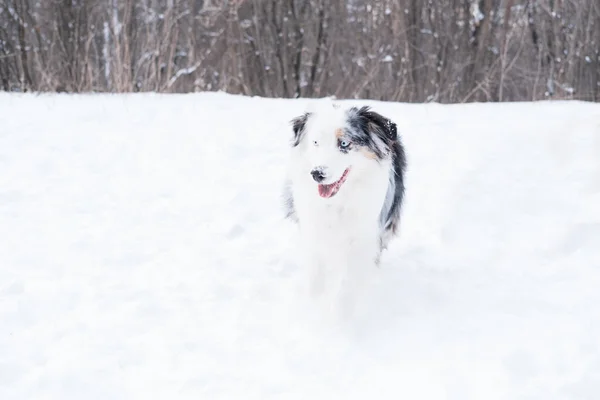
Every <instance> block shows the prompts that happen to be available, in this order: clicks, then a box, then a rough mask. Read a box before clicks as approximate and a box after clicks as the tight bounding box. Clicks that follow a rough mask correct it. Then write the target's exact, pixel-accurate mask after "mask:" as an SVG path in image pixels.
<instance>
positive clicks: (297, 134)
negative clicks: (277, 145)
mask: <svg viewBox="0 0 600 400" xmlns="http://www.w3.org/2000/svg"><path fill="white" fill-rule="evenodd" d="M309 116H310V113H304V114H303V115H301V116H299V117H296V118H294V119H292V121H291V123H292V130H293V131H294V139H293V141H292V147H296V146H298V144H299V143H300V141H301V140H302V137H303V136H304V132H305V129H304V128H305V127H306V121H308V117H309Z"/></svg>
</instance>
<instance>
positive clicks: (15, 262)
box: [0, 93, 600, 400]
mask: <svg viewBox="0 0 600 400" xmlns="http://www.w3.org/2000/svg"><path fill="white" fill-rule="evenodd" d="M308 102H309V100H302V99H297V100H282V99H261V98H251V97H242V96H232V95H227V94H223V93H205V94H193V95H144V94H132V95H78V96H75V95H24V94H6V93H0V171H2V173H0V399H3V400H13V399H19V400H22V399H28V400H34V399H61V400H67V399H115V400H116V399H127V400H132V399H144V400H147V399H171V398H176V399H321V398H322V399H342V398H344V399H346V398H348V399H349V398H357V399H358V398H361V399H364V398H373V399H391V398H394V399H398V398H410V399H436V400H437V399H460V400H468V399H486V400H493V399H511V400H515V399H527V400H533V399H540V400H542V399H543V400H553V399H561V400H562V399H570V400H574V399H577V400H583V399H590V400H591V399H595V398H597V393H598V392H600V339H599V338H600V290H598V288H599V287H600V246H599V244H600V161H599V160H600V106H598V105H596V104H588V103H580V102H539V103H504V104H464V105H440V104H414V105H408V104H394V103H381V102H373V101H368V102H362V101H357V100H353V101H345V102H344V103H345V104H347V105H350V104H370V105H372V106H373V107H374V108H375V109H376V110H377V111H380V112H381V113H383V114H384V115H387V116H389V117H392V118H393V119H394V120H395V121H396V122H397V124H398V128H399V129H398V130H399V132H400V134H401V135H402V138H403V140H404V143H405V146H406V149H407V157H408V162H409V169H408V173H407V180H406V185H407V192H406V203H405V208H404V212H403V221H402V227H401V236H400V237H399V238H397V239H396V240H394V241H393V242H392V245H391V247H390V249H389V250H388V251H387V252H386V253H384V257H383V259H382V265H381V268H380V269H378V270H377V271H373V275H372V279H371V281H369V282H368V285H366V286H367V290H366V292H365V293H363V297H362V300H361V305H362V312H361V313H359V314H357V315H356V316H355V317H354V318H352V319H349V320H343V321H342V320H336V319H334V318H331V316H328V315H327V314H325V313H323V312H322V310H321V309H320V308H319V305H318V303H315V302H314V301H312V300H311V299H310V298H308V297H307V296H305V295H304V294H303V293H304V292H303V291H302V285H303V279H304V275H303V271H302V270H301V269H300V268H299V267H298V264H297V263H296V262H295V256H294V252H293V249H294V248H293V244H294V239H295V238H296V236H295V234H296V233H295V228H294V226H293V224H292V223H291V222H289V221H286V220H284V219H283V209H282V207H281V206H280V197H279V196H280V190H281V183H282V180H283V177H284V172H285V171H284V166H285V163H286V161H287V158H286V156H287V153H286V151H287V145H288V140H289V137H290V131H289V126H288V125H287V122H288V121H289V120H290V119H291V118H292V117H294V116H296V115H299V113H301V112H302V111H303V110H304V109H305V107H306V105H307V103H308Z"/></svg>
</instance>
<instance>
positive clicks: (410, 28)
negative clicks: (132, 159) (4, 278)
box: [0, 0, 600, 102]
mask: <svg viewBox="0 0 600 400" xmlns="http://www.w3.org/2000/svg"><path fill="white" fill-rule="evenodd" d="M0 88H1V90H5V91H67V92H132V91H157V92H191V91H213V90H223V91H227V92H231V93H242V94H247V95H259V96H267V97H290V98H293V97H321V96H337V97H340V98H341V97H344V98H358V97H360V98H372V99H379V100H394V101H406V102H426V101H437V102H469V101H514V100H538V99H550V98H560V99H582V100H589V101H598V100H599V99H600V3H599V2H598V1H597V0H441V1H433V0H381V1H377V2H373V1H365V0H347V1H340V0H48V1H44V2H40V1H34V0H0Z"/></svg>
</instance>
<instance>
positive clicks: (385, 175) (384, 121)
mask: <svg viewBox="0 0 600 400" xmlns="http://www.w3.org/2000/svg"><path fill="white" fill-rule="evenodd" d="M291 127H292V129H291V130H292V132H293V135H291V138H292V140H291V155H290V159H289V161H290V163H289V168H288V177H287V181H286V185H285V190H284V198H285V207H286V214H287V217H288V218H290V219H291V220H293V221H295V222H296V223H297V225H298V227H299V232H300V243H301V245H302V246H303V248H302V255H303V256H305V261H306V262H307V263H308V265H307V266H308V267H310V268H311V275H312V279H311V292H312V293H313V294H315V293H321V292H322V291H323V289H324V288H325V287H327V288H329V289H332V290H334V291H335V292H336V293H339V292H340V291H346V292H348V293H347V294H350V295H352V293H353V291H354V289H356V285H357V284H360V283H361V281H362V280H363V279H364V277H365V275H364V273H365V272H366V271H368V270H369V269H370V268H372V267H375V266H378V265H379V263H380V259H381V253H382V251H383V250H384V249H386V248H387V246H388V243H389V241H390V239H391V238H392V237H394V236H395V235H396V234H397V231H398V226H399V222H400V214H401V213H400V210H401V206H402V201H403V197H404V173H405V168H406V157H405V152H404V147H403V145H402V143H401V140H400V137H399V136H398V133H397V127H396V124H395V123H394V122H392V121H391V120H390V119H388V118H386V117H384V116H383V115H381V114H379V113H377V112H375V111H372V110H371V108H370V107H367V106H364V107H361V108H357V107H350V108H342V107H341V106H338V105H333V104H329V103H327V104H326V105H325V106H323V107H317V108H316V109H315V110H311V111H306V112H305V113H304V114H302V115H300V116H298V117H296V118H294V119H293V120H292V121H291ZM332 276H335V277H336V278H334V280H333V281H330V282H328V281H329V280H330V278H332Z"/></svg>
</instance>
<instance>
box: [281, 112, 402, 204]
mask: <svg viewBox="0 0 600 400" xmlns="http://www.w3.org/2000/svg"><path fill="white" fill-rule="evenodd" d="M292 126H293V131H294V138H293V143H292V145H293V147H296V148H297V150H298V151H300V152H301V153H302V157H303V160H305V161H306V162H307V163H308V168H307V170H308V171H304V172H305V173H306V178H307V179H310V180H312V182H313V184H314V185H315V186H316V187H317V190H318V193H319V195H320V196H321V197H323V198H331V197H333V196H335V195H336V194H337V193H338V192H339V191H340V190H341V189H342V188H343V186H344V184H345V183H346V182H347V181H350V180H353V179H354V180H355V179H360V178H361V177H363V176H364V175H365V174H367V173H368V172H369V171H370V170H372V169H373V168H374V167H377V166H378V165H380V164H381V162H382V161H383V160H386V159H389V157H390V148H391V146H392V145H393V142H394V141H395V140H396V137H397V133H396V124H394V123H393V122H392V121H390V120H389V119H387V118H385V117H383V116H382V115H380V114H378V113H376V112H373V111H371V110H370V108H369V107H362V108H360V109H359V108H356V107H352V108H350V109H348V110H343V109H340V108H336V107H327V108H326V109H324V110H320V111H317V112H307V113H305V114H304V115H302V116H300V117H297V118H295V119H294V120H292Z"/></svg>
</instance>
